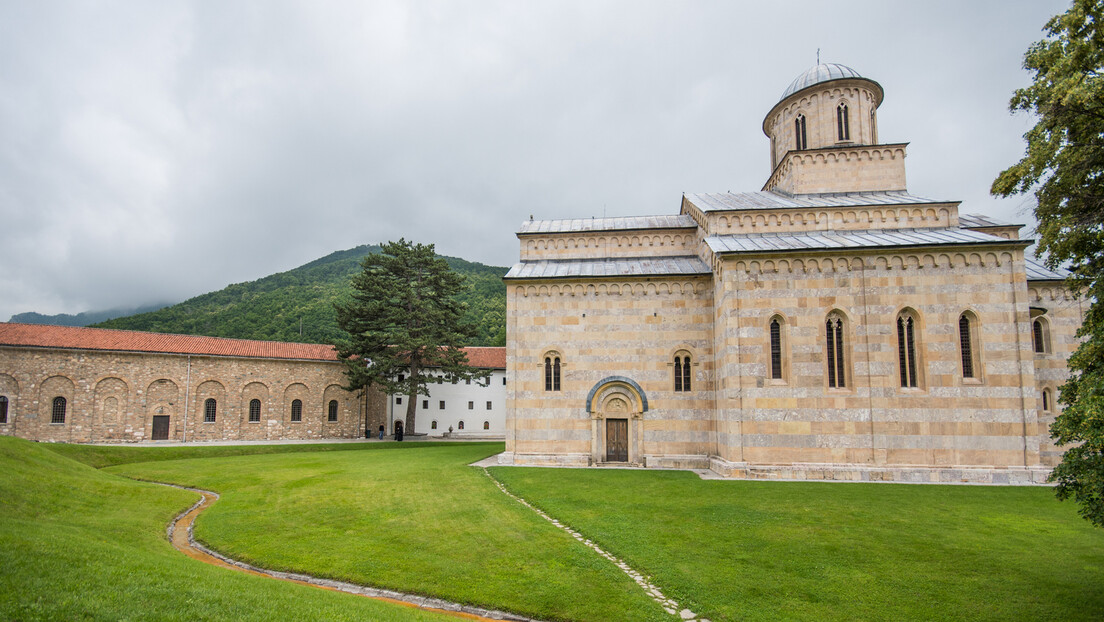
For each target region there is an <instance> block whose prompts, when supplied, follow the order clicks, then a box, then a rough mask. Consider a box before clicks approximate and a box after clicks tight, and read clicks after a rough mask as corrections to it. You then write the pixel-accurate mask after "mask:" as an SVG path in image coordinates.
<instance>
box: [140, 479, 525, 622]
mask: <svg viewBox="0 0 1104 622" xmlns="http://www.w3.org/2000/svg"><path fill="white" fill-rule="evenodd" d="M157 483H161V482H157ZM161 485H162V486H171V487H173V488H182V489H184V490H190V491H192V492H198V493H199V494H200V495H202V496H203V498H202V499H200V500H199V501H198V502H196V504H195V505H193V506H192V507H190V508H188V509H187V510H185V511H184V513H182V514H180V515H179V516H177V517H176V518H175V519H173V521H172V522H171V523H169V527H168V529H167V530H166V532H167V534H168V536H169V541H170V542H172V545H173V547H174V548H175V549H176V550H178V551H180V552H181V553H183V554H185V555H187V556H188V557H191V558H192V559H196V560H199V561H201V562H204V563H208V564H211V565H213V566H219V567H222V568H230V569H232V570H237V571H239V572H245V573H247V574H252V575H257V576H261V577H269V578H271V579H279V580H281V581H288V582H290V583H298V584H300V585H309V586H311V587H317V588H321V589H326V590H333V591H336V592H345V593H347V594H355V595H357V596H363V597H365V598H372V599H374V600H381V601H384V602H389V603H392V604H396V605H402V606H405V607H412V608H415V609H424V610H426V611H432V612H434V613H442V614H445V615H449V616H453V617H456V618H462V619H465V620H484V621H487V622H493V621H496V620H509V621H511V622H540V621H539V620H534V619H533V618H526V617H524V616H519V615H516V614H513V613H507V612H505V611H496V610H493V609H483V608H480V607H471V606H469V605H461V604H459V603H453V602H449V601H447V600H441V599H439V598H429V597H426V596H418V595H416V594H405V593H403V592H396V591H393V590H383V589H379V588H373V587H365V586H363V585H356V584H354V583H345V582H343V581H333V580H331V579H320V578H318V577H312V576H310V575H305V574H299V573H291V572H279V571H276V570H266V569H264V568H258V567H256V566H252V565H250V564H247V563H245V562H241V561H238V560H236V559H231V558H229V557H226V556H225V555H222V554H221V553H218V552H217V551H213V550H211V549H209V548H207V547H205V546H203V545H202V544H200V543H198V542H196V541H195V536H194V534H193V527H194V525H195V519H196V516H198V515H199V513H200V512H202V511H203V510H206V509H207V508H208V507H210V506H211V504H212V503H214V502H215V501H216V500H217V499H218V497H219V496H218V494H217V493H214V492H211V491H209V490H200V489H198V488H187V487H184V486H174V485H173V484H164V483H161Z"/></svg>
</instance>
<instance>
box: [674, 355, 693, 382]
mask: <svg viewBox="0 0 1104 622" xmlns="http://www.w3.org/2000/svg"><path fill="white" fill-rule="evenodd" d="M684 354H685V353H684ZM689 390H690V355H689V354H685V355H684V356H676V357H675V391H689Z"/></svg>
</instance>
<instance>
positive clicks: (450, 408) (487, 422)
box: [387, 348, 506, 439]
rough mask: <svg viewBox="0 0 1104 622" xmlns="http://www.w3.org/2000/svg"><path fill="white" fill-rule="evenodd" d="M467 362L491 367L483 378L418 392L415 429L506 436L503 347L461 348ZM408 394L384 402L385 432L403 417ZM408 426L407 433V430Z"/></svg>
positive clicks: (392, 429) (438, 433) (457, 434)
mask: <svg viewBox="0 0 1104 622" xmlns="http://www.w3.org/2000/svg"><path fill="white" fill-rule="evenodd" d="M464 351H465V352H466V353H467V355H468V364H469V365H472V366H474V367H479V368H481V369H490V370H491V376H490V377H489V378H487V379H486V380H469V381H466V382H465V381H461V382H457V383H450V382H443V383H441V384H433V385H430V386H429V392H430V395H429V396H425V395H419V396H418V400H419V404H418V411H417V415H416V422H417V423H416V426H415V427H416V432H417V433H419V434H428V435H429V436H436V437H444V436H447V437H449V438H457V437H462V438H487V439H504V438H505V437H506V348H464ZM407 399H408V398H407V396H405V395H392V396H390V397H389V399H388V404H387V432H388V434H394V432H395V421H402V420H403V419H404V418H405V417H406V407H407V403H406V400H407ZM409 433H410V432H409V430H408V431H407V434H409Z"/></svg>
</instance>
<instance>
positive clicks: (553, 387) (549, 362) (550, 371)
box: [544, 355, 560, 391]
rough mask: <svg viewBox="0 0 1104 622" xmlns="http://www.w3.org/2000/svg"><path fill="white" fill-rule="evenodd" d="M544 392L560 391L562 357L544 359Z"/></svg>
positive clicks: (552, 356) (550, 356) (553, 356)
mask: <svg viewBox="0 0 1104 622" xmlns="http://www.w3.org/2000/svg"><path fill="white" fill-rule="evenodd" d="M544 390H545V391H559V390H560V357H558V356H555V355H549V356H546V357H544Z"/></svg>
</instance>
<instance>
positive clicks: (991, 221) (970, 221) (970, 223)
mask: <svg viewBox="0 0 1104 622" xmlns="http://www.w3.org/2000/svg"><path fill="white" fill-rule="evenodd" d="M958 226H960V227H1020V226H1023V225H1016V224H1013V223H1010V222H1004V221H1003V220H997V219H996V218H990V217H989V216H986V215H984V214H959V215H958Z"/></svg>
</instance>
